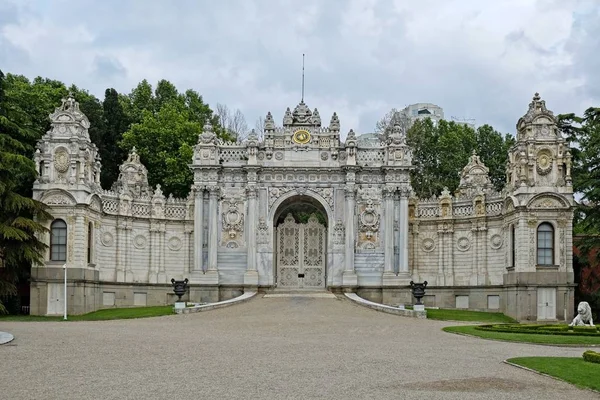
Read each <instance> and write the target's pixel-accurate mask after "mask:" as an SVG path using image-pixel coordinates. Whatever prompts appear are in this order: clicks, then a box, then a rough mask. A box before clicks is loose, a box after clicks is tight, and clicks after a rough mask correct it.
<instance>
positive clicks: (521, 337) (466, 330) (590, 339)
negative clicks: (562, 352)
mask: <svg viewBox="0 0 600 400" xmlns="http://www.w3.org/2000/svg"><path fill="white" fill-rule="evenodd" d="M428 317H429V316H428ZM443 330H444V332H450V333H463V334H466V335H472V336H477V337H480V338H483V339H496V340H506V341H508V342H523V343H538V344H566V345H600V337H594V336H566V335H541V334H527V333H507V332H489V331H478V330H476V329H475V326H448V327H446V328H444V329H443Z"/></svg>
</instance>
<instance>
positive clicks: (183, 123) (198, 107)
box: [120, 80, 231, 197]
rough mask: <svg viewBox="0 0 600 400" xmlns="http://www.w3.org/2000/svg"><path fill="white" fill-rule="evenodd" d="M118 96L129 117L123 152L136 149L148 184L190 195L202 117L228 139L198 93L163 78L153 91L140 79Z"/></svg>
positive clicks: (180, 195)
mask: <svg viewBox="0 0 600 400" xmlns="http://www.w3.org/2000/svg"><path fill="white" fill-rule="evenodd" d="M120 99H121V103H122V104H124V110H125V113H126V114H129V118H130V121H131V122H132V124H131V125H130V126H129V129H128V130H127V131H126V132H125V133H123V139H122V140H121V142H120V146H121V148H122V149H123V150H125V151H129V150H131V148H133V147H135V148H136V149H137V151H138V154H139V155H140V159H141V161H142V163H144V165H145V166H146V168H147V169H148V181H149V183H150V184H151V185H152V186H153V187H154V186H155V185H156V184H161V185H162V188H163V192H164V193H165V194H173V195H174V196H177V197H185V196H186V195H187V194H188V192H189V188H190V185H191V184H192V182H193V176H192V173H191V171H190V170H189V168H188V164H189V163H190V161H191V160H192V156H193V149H194V146H195V145H196V143H197V142H198V135H199V134H200V133H201V132H202V127H203V126H204V124H205V122H206V121H210V122H211V123H212V124H213V126H214V130H215V133H217V135H219V136H220V137H222V138H225V139H227V140H231V137H230V136H228V135H227V134H226V132H225V130H224V129H223V128H222V127H221V126H219V124H218V120H217V118H216V116H215V115H214V114H213V111H212V110H211V109H210V107H209V106H208V105H207V104H206V103H204V101H203V100H202V97H201V96H200V95H199V94H198V93H197V92H195V91H193V90H187V91H186V92H184V93H179V92H177V89H176V88H175V86H174V85H173V84H171V83H170V82H169V81H166V80H161V81H160V82H159V83H158V85H157V88H156V91H155V96H153V95H152V86H150V84H149V83H148V82H147V81H145V80H144V81H142V82H140V84H139V85H138V86H137V87H136V88H135V89H133V90H132V92H131V93H130V94H129V95H128V96H127V97H126V98H125V97H121V98H120Z"/></svg>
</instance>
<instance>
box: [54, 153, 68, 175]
mask: <svg viewBox="0 0 600 400" xmlns="http://www.w3.org/2000/svg"><path fill="white" fill-rule="evenodd" d="M54 168H55V169H56V171H57V172H59V173H61V174H62V173H65V172H67V170H68V169H69V154H67V152H66V151H65V150H58V151H57V152H56V153H55V154H54Z"/></svg>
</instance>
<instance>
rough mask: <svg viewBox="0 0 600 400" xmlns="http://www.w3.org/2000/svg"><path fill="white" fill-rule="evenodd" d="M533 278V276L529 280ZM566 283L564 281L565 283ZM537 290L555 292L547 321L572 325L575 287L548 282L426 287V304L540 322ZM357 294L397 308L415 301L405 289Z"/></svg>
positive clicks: (541, 280)
mask: <svg viewBox="0 0 600 400" xmlns="http://www.w3.org/2000/svg"><path fill="white" fill-rule="evenodd" d="M530 278H531V276H530ZM563 282H564V281H563ZM538 288H554V289H556V305H555V316H554V318H552V317H550V318H547V319H545V321H549V322H551V321H570V320H571V319H572V318H573V314H574V311H573V310H574V294H575V286H574V285H573V284H566V283H562V284H561V283H558V282H557V281H556V280H555V281H554V282H552V281H550V282H548V279H546V280H544V279H543V278H541V279H540V283H535V284H534V283H525V282H523V283H519V284H518V285H516V284H512V285H498V286H486V287H469V286H463V287H460V286H455V287H431V286H430V287H427V290H426V294H425V297H424V298H423V303H424V304H425V306H426V307H437V308H448V309H465V310H471V311H487V312H502V313H504V314H506V315H508V316H509V317H511V318H514V319H516V320H518V321H532V322H534V321H540V322H543V321H544V319H541V318H538V315H537V313H538V307H537V306H538V304H537V300H538V297H537V293H538ZM356 293H357V294H358V295H359V296H360V297H362V298H364V299H367V300H369V301H372V302H375V303H381V304H385V305H389V306H394V307H397V306H398V305H400V304H405V305H411V304H414V302H415V301H416V299H415V298H414V297H413V296H412V293H411V290H410V287H403V288H386V287H384V288H364V287H360V288H358V289H357V290H356Z"/></svg>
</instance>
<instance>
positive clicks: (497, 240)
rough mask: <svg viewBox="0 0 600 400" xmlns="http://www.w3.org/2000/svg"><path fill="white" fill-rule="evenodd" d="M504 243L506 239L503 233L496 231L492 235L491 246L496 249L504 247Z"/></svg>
mask: <svg viewBox="0 0 600 400" xmlns="http://www.w3.org/2000/svg"><path fill="white" fill-rule="evenodd" d="M503 243H504V239H503V238H502V235H500V234H498V233H495V234H493V235H492V236H490V247H491V248H492V249H494V250H498V249H499V248H501V247H502V244H503Z"/></svg>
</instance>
